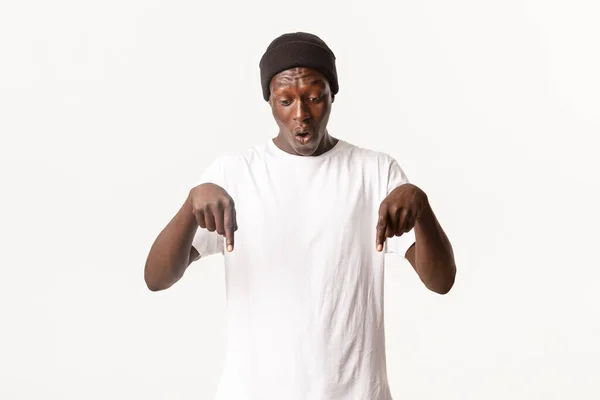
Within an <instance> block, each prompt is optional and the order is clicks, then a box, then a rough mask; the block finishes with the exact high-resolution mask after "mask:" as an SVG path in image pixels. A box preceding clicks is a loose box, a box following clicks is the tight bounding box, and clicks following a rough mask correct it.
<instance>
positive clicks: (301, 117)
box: [294, 101, 310, 121]
mask: <svg viewBox="0 0 600 400" xmlns="http://www.w3.org/2000/svg"><path fill="white" fill-rule="evenodd" d="M294 107H295V108H294V121H305V120H307V119H309V118H310V114H309V113H308V107H307V106H306V103H305V102H304V101H297V102H296V104H295V106H294Z"/></svg>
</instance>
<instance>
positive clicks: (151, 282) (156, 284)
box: [144, 265, 170, 292]
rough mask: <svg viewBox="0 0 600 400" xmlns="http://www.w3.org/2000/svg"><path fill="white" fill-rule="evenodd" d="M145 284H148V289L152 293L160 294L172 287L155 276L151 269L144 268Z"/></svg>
mask: <svg viewBox="0 0 600 400" xmlns="http://www.w3.org/2000/svg"><path fill="white" fill-rule="evenodd" d="M144 282H145V283H146V287H147V288H148V290H150V291H151V292H159V291H161V290H165V289H167V288H168V287H169V286H170V285H166V284H165V283H164V282H162V281H161V279H159V278H158V277H156V276H153V274H152V273H151V269H150V268H148V266H147V265H146V267H145V268H144Z"/></svg>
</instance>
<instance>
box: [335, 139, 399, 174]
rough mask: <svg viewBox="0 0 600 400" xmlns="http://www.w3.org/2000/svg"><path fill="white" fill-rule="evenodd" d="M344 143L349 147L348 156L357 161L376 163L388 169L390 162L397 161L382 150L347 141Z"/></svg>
mask: <svg viewBox="0 0 600 400" xmlns="http://www.w3.org/2000/svg"><path fill="white" fill-rule="evenodd" d="M345 143H346V146H347V147H348V148H349V154H350V156H351V157H352V158H354V159H355V160H357V161H358V160H360V161H362V162H363V163H365V164H371V165H376V166H378V167H379V168H384V169H386V168H387V169H389V168H390V166H391V165H392V164H394V163H397V161H396V159H395V158H394V157H393V156H391V155H390V154H388V153H386V152H384V151H381V150H376V149H368V148H364V147H360V146H357V145H354V144H351V143H348V142H345Z"/></svg>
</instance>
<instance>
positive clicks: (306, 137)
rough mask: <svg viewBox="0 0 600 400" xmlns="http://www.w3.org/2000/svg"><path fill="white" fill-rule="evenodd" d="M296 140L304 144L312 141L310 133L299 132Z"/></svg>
mask: <svg viewBox="0 0 600 400" xmlns="http://www.w3.org/2000/svg"><path fill="white" fill-rule="evenodd" d="M295 137H296V140H297V141H299V142H300V143H302V144H306V143H308V142H309V141H310V133H308V132H299V133H296V136H295Z"/></svg>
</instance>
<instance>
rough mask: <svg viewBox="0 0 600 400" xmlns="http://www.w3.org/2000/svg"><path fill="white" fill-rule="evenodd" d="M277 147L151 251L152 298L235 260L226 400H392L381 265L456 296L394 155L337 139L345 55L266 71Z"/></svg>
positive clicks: (317, 45)
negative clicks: (387, 259)
mask: <svg viewBox="0 0 600 400" xmlns="http://www.w3.org/2000/svg"><path fill="white" fill-rule="evenodd" d="M260 72H261V81H262V88H263V96H264V99H265V100H266V101H268V102H269V104H270V106H271V109H272V112H273V117H274V118H275V121H276V123H277V125H278V126H279V134H278V135H277V137H275V138H274V139H269V140H267V141H265V143H261V144H259V145H257V146H255V147H253V148H251V149H249V150H247V151H245V152H244V153H243V154H240V155H238V156H227V157H219V158H217V159H216V160H215V161H214V162H213V163H212V164H211V165H210V167H209V168H208V169H207V170H206V171H205V172H204V175H203V176H202V178H201V180H200V182H199V184H198V185H197V186H196V187H194V188H193V189H192V190H191V191H190V193H189V196H188V198H187V200H186V201H185V203H184V205H183V206H182V207H181V209H180V210H179V212H178V213H177V214H176V215H175V217H174V218H173V219H172V220H171V222H169V224H168V225H167V226H166V227H165V228H164V230H163V231H162V232H161V233H160V235H159V236H158V238H157V239H156V241H155V243H154V244H153V246H152V249H151V250H150V254H149V255H148V259H147V262H146V267H145V280H146V283H147V285H148V287H149V288H150V290H154V291H156V290H163V289H166V288H168V287H170V286H171V285H173V284H174V283H175V282H177V281H178V280H179V279H180V278H181V277H182V276H183V274H184V271H185V269H186V268H187V267H188V266H189V264H190V263H192V262H193V261H195V260H197V259H198V258H201V257H207V256H209V255H211V254H215V253H220V254H223V255H224V260H225V269H226V280H227V321H228V324H227V350H226V361H225V367H224V371H223V375H222V379H221V384H220V386H219V390H218V394H217V399H222V400H283V399H285V400H301V399H302V400H308V399H311V400H333V399H344V400H389V399H391V395H390V391H389V387H388V383H387V373H386V358H385V343H384V329H383V326H384V324H383V316H384V312H383V277H384V253H386V252H393V253H397V254H400V255H403V256H405V257H406V258H407V259H408V261H409V262H410V264H412V266H413V267H414V269H415V270H416V272H417V274H418V275H419V277H420V278H421V280H422V281H423V282H424V284H425V286H426V287H427V288H429V289H430V290H432V291H434V292H437V293H440V294H445V293H447V292H448V291H449V290H450V288H451V287H452V285H453V283H454V277H455V273H456V267H455V263H454V256H453V252H452V247H451V245H450V242H449V241H448V238H447V237H446V235H445V234H444V231H443V230H442V228H441V227H440V225H439V223H438V222H437V220H436V217H435V215H434V213H433V211H432V210H431V207H430V206H429V203H428V201H427V196H426V194H425V193H424V192H423V191H422V190H421V189H420V188H418V187H417V186H415V185H412V184H410V183H408V180H407V178H406V176H405V174H404V173H403V171H402V169H401V167H400V165H399V164H398V163H397V162H396V160H394V158H392V157H391V156H389V155H387V154H385V153H382V152H376V151H371V150H367V149H362V148H359V147H357V146H354V145H352V144H350V143H348V142H346V141H344V140H342V139H338V138H334V137H332V136H330V135H329V132H328V131H327V121H328V119H329V114H330V112H331V105H332V103H333V101H334V97H335V95H336V93H337V92H338V81H337V73H336V67H335V56H334V54H333V53H332V51H331V50H330V49H329V47H328V46H327V45H326V44H325V43H324V42H323V41H322V40H321V39H320V38H318V37H317V36H315V35H312V34H308V33H292V34H285V35H282V36H280V37H279V38H277V39H275V40H274V41H273V42H272V43H271V44H270V45H269V47H268V48H267V51H266V52H265V54H264V55H263V57H262V59H261V62H260Z"/></svg>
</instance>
